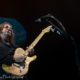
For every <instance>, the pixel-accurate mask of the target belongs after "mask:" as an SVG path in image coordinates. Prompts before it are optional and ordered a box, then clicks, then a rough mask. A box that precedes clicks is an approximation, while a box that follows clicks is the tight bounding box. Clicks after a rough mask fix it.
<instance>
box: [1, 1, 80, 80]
mask: <svg viewBox="0 0 80 80" xmlns="http://www.w3.org/2000/svg"><path fill="white" fill-rule="evenodd" d="M79 5H80V4H79V0H33V1H30V0H13V1H12V0H10V1H9V0H1V1H0V16H1V17H6V18H7V17H8V18H14V19H16V20H18V21H19V22H20V23H21V24H22V25H23V26H24V27H25V29H26V30H27V32H28V40H27V43H26V45H24V46H28V45H29V44H30V43H31V42H32V41H33V40H34V39H35V38H36V37H37V36H38V34H39V33H40V32H41V30H42V29H43V26H41V27H40V26H38V25H36V23H35V22H34V20H35V19H37V18H38V17H40V16H43V15H46V14H48V13H51V14H53V15H54V16H55V17H57V18H58V19H59V20H60V21H61V22H62V23H63V25H64V26H65V28H66V30H67V32H68V33H69V34H70V35H72V36H74V38H75V40H76V43H77V44H78V46H79V44H80V42H79V41H80V22H79V21H80V9H79V8H80V6H79ZM78 48H79V47H78ZM35 54H36V55H37V56H38V58H37V60H36V61H35V62H33V63H32V64H31V65H30V70H29V72H28V74H27V77H28V79H29V80H38V79H42V80H43V79H46V78H48V79H49V80H50V79H54V78H63V77H74V76H76V77H78V76H80V75H79V73H78V72H79V70H78V67H79V66H78V67H77V65H76V56H75V53H74V46H73V45H72V44H71V41H69V40H66V39H65V38H63V37H62V36H59V35H58V34H56V33H51V32H50V33H47V34H46V35H44V37H43V38H42V39H41V40H40V42H39V43H38V44H37V46H36V47H35ZM25 78H26V76H25Z"/></svg>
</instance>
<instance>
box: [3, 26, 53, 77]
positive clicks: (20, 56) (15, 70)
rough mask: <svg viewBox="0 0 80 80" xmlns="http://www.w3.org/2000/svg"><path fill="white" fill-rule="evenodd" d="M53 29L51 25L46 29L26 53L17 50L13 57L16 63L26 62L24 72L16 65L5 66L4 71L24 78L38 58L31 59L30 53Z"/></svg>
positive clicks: (32, 57)
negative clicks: (31, 64)
mask: <svg viewBox="0 0 80 80" xmlns="http://www.w3.org/2000/svg"><path fill="white" fill-rule="evenodd" d="M51 27H52V26H51V25H50V26H48V27H46V28H45V29H43V30H42V31H41V33H40V34H39V35H38V37H37V38H36V39H35V40H34V41H33V42H32V43H31V45H30V46H29V47H28V48H27V49H26V50H25V51H24V50H23V49H22V48H17V49H16V50H15V53H14V56H13V58H14V60H15V61H16V62H24V60H25V66H24V68H23V70H21V69H20V68H19V67H18V66H16V65H14V63H13V64H12V66H9V65H6V64H3V65H2V69H3V70H4V71H5V72H7V73H10V74H12V75H16V76H23V75H25V74H27V72H28V70H29V65H30V63H31V62H32V61H34V60H35V59H36V58H37V56H36V55H34V56H31V57H29V56H28V55H29V51H30V50H32V49H33V48H34V47H35V46H36V44H37V43H38V42H39V40H40V39H41V38H42V37H43V35H44V34H45V33H48V32H49V31H50V29H51Z"/></svg>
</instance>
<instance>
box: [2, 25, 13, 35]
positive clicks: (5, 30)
mask: <svg viewBox="0 0 80 80" xmlns="http://www.w3.org/2000/svg"><path fill="white" fill-rule="evenodd" d="M11 32H12V29H11V25H9V24H5V25H4V27H3V29H2V33H5V34H11Z"/></svg>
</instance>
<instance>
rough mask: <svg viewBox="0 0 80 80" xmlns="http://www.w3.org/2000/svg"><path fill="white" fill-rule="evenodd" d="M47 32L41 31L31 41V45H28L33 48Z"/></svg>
mask: <svg viewBox="0 0 80 80" xmlns="http://www.w3.org/2000/svg"><path fill="white" fill-rule="evenodd" d="M44 34H45V33H44V32H41V33H40V34H39V35H38V37H37V38H36V39H35V40H34V41H33V42H32V43H31V45H30V46H29V47H28V49H29V50H31V49H33V48H34V47H35V46H36V44H37V43H38V42H39V40H40V39H41V38H42V37H43V35H44Z"/></svg>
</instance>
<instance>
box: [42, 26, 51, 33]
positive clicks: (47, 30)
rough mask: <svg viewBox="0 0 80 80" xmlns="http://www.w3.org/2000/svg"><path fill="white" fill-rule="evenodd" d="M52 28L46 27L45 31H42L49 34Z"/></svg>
mask: <svg viewBox="0 0 80 80" xmlns="http://www.w3.org/2000/svg"><path fill="white" fill-rule="evenodd" d="M51 27H52V25H50V26H48V27H46V28H45V29H43V30H42V32H44V33H47V32H49V31H50V29H51Z"/></svg>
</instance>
